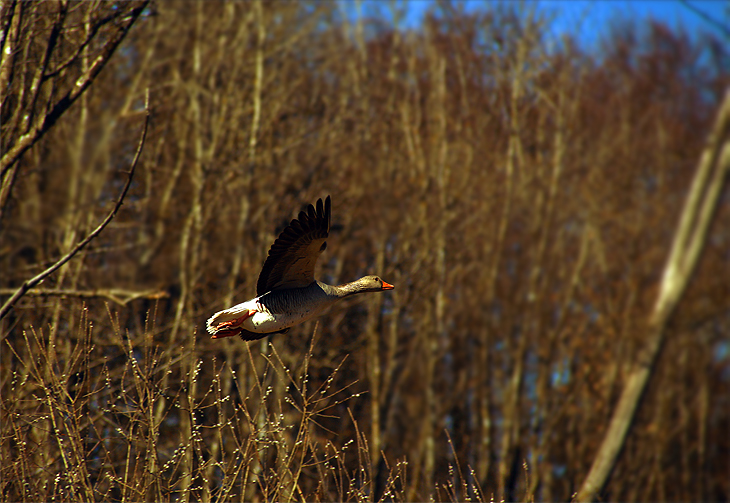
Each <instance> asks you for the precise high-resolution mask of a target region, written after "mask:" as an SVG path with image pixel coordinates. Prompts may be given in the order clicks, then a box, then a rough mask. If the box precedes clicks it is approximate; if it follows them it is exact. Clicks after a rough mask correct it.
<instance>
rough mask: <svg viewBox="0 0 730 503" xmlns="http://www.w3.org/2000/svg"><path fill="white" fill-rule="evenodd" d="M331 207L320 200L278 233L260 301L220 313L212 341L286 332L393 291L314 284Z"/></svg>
mask: <svg viewBox="0 0 730 503" xmlns="http://www.w3.org/2000/svg"><path fill="white" fill-rule="evenodd" d="M331 217H332V203H331V202H330V197H329V196H327V199H325V201H324V204H323V203H322V199H319V200H318V201H317V208H316V209H315V208H314V206H312V205H311V204H310V205H309V206H308V207H307V211H306V212H305V211H302V212H300V213H299V216H298V218H296V219H294V220H292V221H291V223H290V224H289V225H287V226H286V228H285V229H284V230H283V231H282V232H281V234H279V237H278V238H277V239H276V241H274V244H273V245H271V249H270V250H269V256H268V257H267V258H266V261H265V262H264V266H263V268H262V269H261V273H260V274H259V280H258V283H257V284H256V295H257V297H256V298H254V299H251V300H247V301H246V302H243V303H241V304H238V305H236V306H233V307H231V308H228V309H225V310H223V311H219V312H217V313H215V314H214V315H213V316H211V317H210V319H209V320H208V325H207V328H208V332H209V333H210V334H211V335H212V338H213V339H221V338H223V337H231V336H233V335H240V336H241V338H242V339H243V340H245V341H253V340H256V339H261V338H263V337H266V336H267V335H271V334H277V333H286V332H288V331H289V328H290V327H292V326H294V325H298V324H299V323H303V322H304V321H306V320H308V319H310V318H314V317H315V316H317V315H318V314H319V313H320V312H322V310H324V309H326V308H327V307H329V306H331V305H332V304H334V303H335V302H337V301H338V300H340V299H343V298H345V297H349V296H350V295H355V294H358V293H364V292H382V291H384V290H392V289H393V288H395V287H394V286H393V285H390V284H388V283H386V282H385V281H383V280H382V279H380V278H379V277H377V276H365V277H364V278H360V279H359V280H357V281H353V282H351V283H346V284H344V285H339V286H332V285H328V284H326V283H322V282H321V281H317V280H315V279H314V265H315V264H316V263H317V259H318V258H319V256H320V254H321V253H322V252H323V251H324V249H325V248H326V247H327V242H326V239H327V235H328V234H329V230H330V220H331Z"/></svg>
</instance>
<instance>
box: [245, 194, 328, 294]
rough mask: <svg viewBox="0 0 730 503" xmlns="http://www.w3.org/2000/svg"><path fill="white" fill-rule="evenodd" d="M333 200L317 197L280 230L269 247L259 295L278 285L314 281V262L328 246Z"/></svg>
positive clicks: (261, 275) (260, 276)
mask: <svg viewBox="0 0 730 503" xmlns="http://www.w3.org/2000/svg"><path fill="white" fill-rule="evenodd" d="M331 216H332V203H331V202H330V196H327V199H325V201H324V204H323V203H322V199H319V200H317V208H316V209H315V207H314V206H312V205H311V204H310V205H309V207H307V210H306V211H302V212H300V213H299V216H298V217H297V218H295V219H294V220H292V221H291V223H289V225H287V226H286V228H284V230H283V231H281V234H279V237H278V238H277V239H276V241H274V244H273V245H271V249H270V250H269V256H268V257H267V258H266V262H264V266H263V268H262V269H261V274H260V275H259V281H258V283H257V284H256V294H257V295H263V294H265V293H266V292H270V291H271V290H275V289H277V288H302V287H305V286H308V285H309V284H311V283H312V282H313V281H314V265H315V264H316V263H317V259H318V258H319V255H320V254H321V253H322V252H323V251H324V249H325V248H326V247H327V241H326V240H327V235H328V234H329V230H330V220H331Z"/></svg>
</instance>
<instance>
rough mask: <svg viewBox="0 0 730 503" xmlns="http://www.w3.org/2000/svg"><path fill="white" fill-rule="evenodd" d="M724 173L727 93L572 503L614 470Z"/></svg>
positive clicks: (728, 165)
mask: <svg viewBox="0 0 730 503" xmlns="http://www.w3.org/2000/svg"><path fill="white" fill-rule="evenodd" d="M728 171H730V91H728V92H726V94H725V99H724V100H723V102H722V105H721V107H720V111H719V113H718V115H717V119H716V121H715V125H714V127H713V130H712V132H711V134H710V137H709V141H708V143H707V147H706V148H705V151H704V152H703V153H702V156H701V158H700V161H699V166H698V168H697V173H696V174H695V177H694V180H693V181H692V186H691V187H690V191H689V194H688V196H687V200H686V201H685V204H684V208H683V210H682V215H681V217H680V221H679V226H678V227H677V231H676V233H675V236H674V241H673V242H672V249H671V251H670V253H669V258H668V259H667V263H666V265H665V266H664V272H663V274H662V279H661V283H660V286H659V294H658V296H657V299H656V302H655V304H654V308H653V310H652V312H651V314H650V316H649V319H648V322H647V325H646V331H647V334H646V338H645V342H644V346H643V347H641V348H640V349H639V353H638V354H637V355H636V359H635V362H634V364H633V368H632V369H631V371H630V373H629V375H628V377H627V379H626V384H625V386H624V389H623V391H622V393H621V396H620V398H619V401H618V404H617V405H616V408H615V409H614V412H613V416H612V417H611V422H610V423H609V425H608V429H607V430H606V434H605V435H604V437H603V442H602V443H601V446H600V447H599V449H598V453H597V454H596V457H595V459H594V461H593V465H592V466H591V470H590V472H589V473H588V476H587V477H586V479H585V480H584V481H583V484H582V486H581V488H580V490H579V491H578V494H577V495H576V497H575V500H576V501H591V500H594V499H595V498H596V497H597V495H598V493H599V492H600V491H601V489H602V488H603V486H604V485H605V483H606V481H607V479H608V476H609V474H610V473H611V470H613V467H614V466H615V464H616V460H617V458H618V455H619V453H620V452H621V449H622V448H623V446H624V443H625V442H626V436H627V434H628V432H629V428H630V426H631V423H632V421H633V419H634V415H635V413H636V409H637V408H638V405H639V402H640V400H641V397H642V394H643V393H644V390H645V389H646V385H647V383H648V382H649V378H650V377H651V374H652V371H653V370H654V363H655V361H656V357H657V355H658V353H659V350H660V349H661V347H662V344H663V342H664V337H665V328H666V325H667V322H668V321H669V318H670V317H671V315H672V313H673V312H674V309H675V308H676V306H677V303H678V302H679V300H680V298H681V297H682V294H683V293H684V291H685V289H686V287H687V284H688V283H689V280H690V278H691V277H692V273H693V272H694V269H695V266H696V265H697V260H698V258H699V256H700V252H701V251H702V248H703V246H704V244H705V241H706V237H707V231H708V229H709V226H710V223H711V221H712V217H713V215H714V213H715V211H716V209H717V204H718V201H719V196H720V192H721V189H722V187H723V184H724V181H725V176H726V175H727V173H728Z"/></svg>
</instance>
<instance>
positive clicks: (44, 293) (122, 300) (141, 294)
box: [0, 288, 170, 306]
mask: <svg viewBox="0 0 730 503" xmlns="http://www.w3.org/2000/svg"><path fill="white" fill-rule="evenodd" d="M15 291H16V290H15V289H14V288H0V295H12V294H14V293H15ZM25 295H26V296H28V297H76V298H79V299H96V298H104V299H109V300H111V301H112V302H115V303H117V304H119V305H122V306H124V305H127V304H128V303H129V302H131V301H133V300H136V299H151V300H155V299H166V298H168V297H169V296H170V295H169V294H168V293H167V292H165V291H163V290H143V291H137V290H125V289H123V288H101V289H96V290H65V289H58V288H52V289H45V288H31V289H30V290H28V291H27V292H25Z"/></svg>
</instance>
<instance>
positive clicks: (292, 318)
mask: <svg viewBox="0 0 730 503" xmlns="http://www.w3.org/2000/svg"><path fill="white" fill-rule="evenodd" d="M262 297H265V296H262ZM262 297H256V298H255V299H252V300H249V301H247V302H244V303H243V304H239V305H238V306H236V307H237V308H238V307H239V306H240V308H241V309H240V311H244V309H248V310H253V311H255V313H254V315H253V316H251V317H249V318H246V319H245V320H244V322H243V323H242V324H241V328H243V329H245V330H248V331H249V332H255V333H259V334H262V333H270V332H278V331H280V330H284V329H287V328H289V327H292V326H294V325H298V324H300V323H304V322H305V321H307V320H309V319H311V318H314V317H315V316H317V315H318V314H320V313H321V312H322V311H323V310H324V309H326V308H327V307H329V306H330V305H332V304H333V303H334V301H336V300H337V299H333V300H331V299H329V298H318V299H311V300H309V301H304V302H300V303H297V306H296V309H279V310H277V309H274V306H272V305H271V304H272V303H270V302H266V299H265V298H264V299H263V301H262ZM267 304H269V305H268V306H267Z"/></svg>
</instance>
